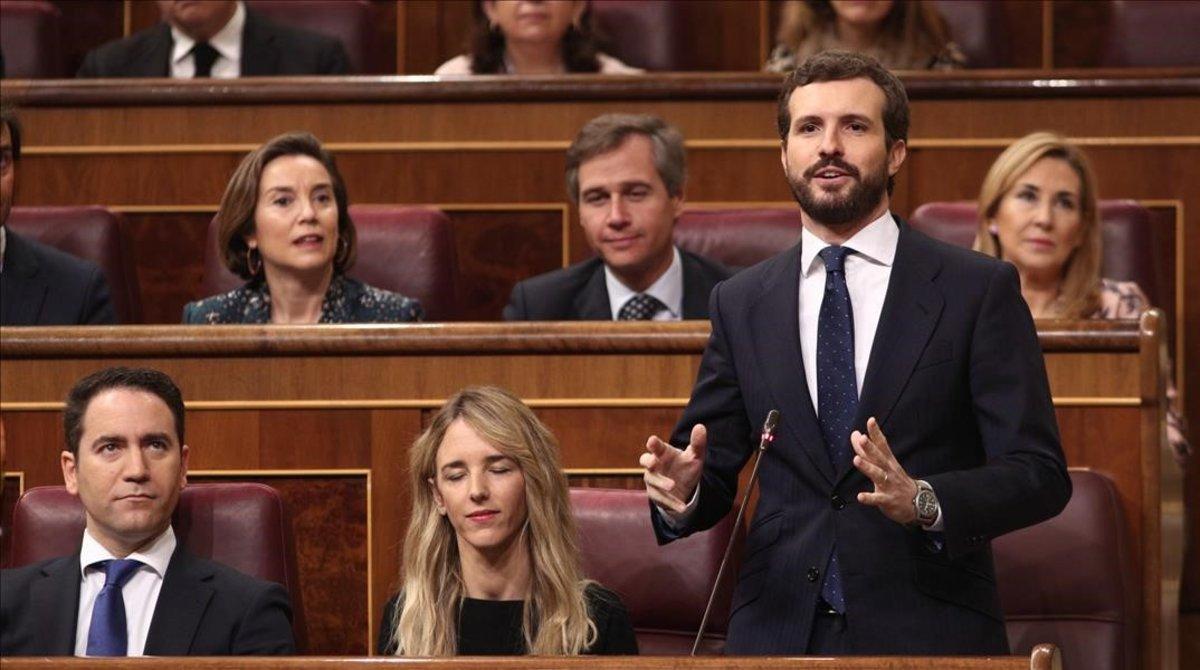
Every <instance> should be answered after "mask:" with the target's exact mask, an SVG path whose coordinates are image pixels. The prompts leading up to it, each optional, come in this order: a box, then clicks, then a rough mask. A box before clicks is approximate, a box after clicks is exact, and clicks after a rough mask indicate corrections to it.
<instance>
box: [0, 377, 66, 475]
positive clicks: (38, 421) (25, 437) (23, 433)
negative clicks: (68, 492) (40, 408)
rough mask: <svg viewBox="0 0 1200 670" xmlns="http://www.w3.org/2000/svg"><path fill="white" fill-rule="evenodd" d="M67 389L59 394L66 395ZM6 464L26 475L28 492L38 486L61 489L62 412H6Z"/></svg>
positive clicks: (10, 468) (9, 468)
mask: <svg viewBox="0 0 1200 670" xmlns="http://www.w3.org/2000/svg"><path fill="white" fill-rule="evenodd" d="M66 392H67V387H64V388H63V390H62V392H61V393H60V394H58V395H60V396H65V395H66ZM4 432H5V435H6V438H7V439H6V443H7V455H6V458H7V465H6V466H5V467H7V468H8V470H9V471H10V472H12V471H20V472H22V473H24V475H25V490H29V489H31V488H33V487H35V486H61V485H62V483H63V477H62V466H61V465H60V459H59V454H61V453H62V450H63V443H64V439H65V438H64V437H63V427H62V412H10V411H7V410H6V411H5V412H4Z"/></svg>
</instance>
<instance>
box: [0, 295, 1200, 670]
mask: <svg viewBox="0 0 1200 670" xmlns="http://www.w3.org/2000/svg"><path fill="white" fill-rule="evenodd" d="M1040 327H1041V339H1042V344H1043V349H1044V350H1045V352H1046V360H1047V369H1048V371H1049V374H1050V377H1051V386H1052V389H1053V392H1054V395H1055V398H1056V404H1057V406H1058V407H1057V409H1058V416H1059V421H1060V426H1061V430H1062V436H1063V445H1064V450H1065V452H1066V454H1067V458H1068V462H1069V463H1070V465H1072V466H1075V467H1079V466H1083V467H1092V468H1095V469H1097V470H1099V471H1101V472H1103V473H1104V474H1106V475H1108V476H1109V477H1111V478H1112V479H1113V481H1114V482H1115V484H1116V486H1117V490H1118V492H1119V494H1120V496H1121V500H1122V503H1123V505H1124V507H1125V515H1126V521H1127V524H1128V526H1129V530H1130V537H1132V538H1134V541H1135V542H1136V544H1137V550H1136V551H1135V556H1136V563H1137V565H1138V566H1139V567H1138V572H1139V574H1140V575H1141V580H1140V585H1139V586H1140V589H1139V592H1140V593H1141V596H1140V603H1141V609H1142V611H1144V612H1160V611H1162V608H1163V603H1164V600H1166V599H1167V598H1169V597H1170V596H1169V594H1168V593H1166V591H1167V589H1168V587H1167V586H1164V584H1166V583H1167V582H1169V581H1170V575H1167V574H1164V573H1163V571H1162V566H1163V565H1164V562H1165V563H1166V564H1169V563H1170V560H1172V559H1171V557H1166V558H1164V549H1163V545H1162V543H1161V538H1162V537H1163V535H1164V530H1163V528H1164V520H1163V515H1164V513H1165V512H1164V510H1166V511H1167V512H1169V511H1171V510H1174V513H1176V514H1178V510H1179V508H1178V505H1177V504H1176V502H1174V501H1172V499H1171V495H1175V497H1176V498H1177V497H1178V495H1177V489H1172V488H1171V487H1170V486H1163V485H1162V481H1163V480H1164V478H1166V479H1170V478H1171V477H1172V474H1173V472H1174V471H1162V470H1160V465H1159V459H1160V457H1161V453H1162V449H1163V448H1164V447H1163V445H1162V444H1161V439H1160V438H1161V433H1160V432H1159V430H1158V426H1160V425H1161V423H1160V422H1161V419H1162V416H1161V408H1162V406H1161V395H1160V393H1161V390H1160V389H1159V388H1158V385H1157V383H1156V379H1157V378H1156V376H1155V375H1157V362H1158V359H1157V355H1156V353H1155V352H1157V350H1158V349H1157V347H1158V346H1159V344H1160V338H1161V333H1160V330H1161V326H1160V324H1159V322H1158V321H1157V317H1156V315H1155V313H1153V312H1152V313H1149V314H1148V315H1147V317H1146V319H1145V321H1144V322H1143V324H1142V328H1141V330H1139V329H1138V328H1137V327H1136V324H1134V323H1133V322H1093V323H1078V324H1075V323H1068V322H1042V323H1040ZM707 334H708V326H707V324H705V323H702V322H701V323H695V322H693V323H680V324H580V323H574V324H570V323H567V324H447V325H440V326H439V325H427V326H379V327H360V326H329V327H293V328H264V327H250V326H244V327H220V328H212V327H210V328H205V327H182V326H179V327H173V328H149V327H143V328H130V327H126V328H115V327H109V328H103V327H101V328H75V329H72V328H37V329H30V328H4V329H0V412H2V413H3V417H4V420H5V425H6V429H7V436H8V467H9V469H10V470H12V471H17V472H21V473H23V475H24V478H25V479H24V481H25V485H26V486H39V485H48V484H58V483H60V481H61V474H60V472H59V470H58V463H57V459H56V458H54V457H53V456H54V455H55V454H57V452H58V451H59V450H60V449H61V446H60V445H61V437H60V434H61V428H60V426H59V422H60V417H59V415H60V409H61V398H62V397H63V395H64V394H65V392H66V389H67V388H69V387H70V385H71V384H73V383H74V382H75V381H76V380H77V379H78V378H79V377H81V376H82V375H84V374H86V373H88V372H91V371H93V370H95V369H98V368H100V367H103V366H106V365H111V364H117V363H120V364H136V365H149V366H153V367H157V368H159V369H161V370H163V371H165V372H167V373H168V374H170V375H172V377H173V378H175V379H176V380H177V381H178V383H179V384H180V386H181V388H182V390H183V393H184V397H185V398H186V399H187V401H188V402H187V405H188V437H187V441H188V443H189V444H190V445H191V446H192V455H191V461H192V463H191V465H192V468H193V469H195V470H199V471H203V472H205V473H207V474H206V476H218V475H222V473H225V474H224V475H222V476H233V477H237V478H245V479H251V480H254V481H263V482H266V483H268V484H270V483H272V481H282V480H281V479H280V478H287V477H296V476H300V477H315V478H316V479H315V481H322V482H323V481H335V480H344V478H345V477H347V476H352V473H353V472H367V473H369V477H370V491H371V493H370V499H369V504H368V503H367V502H366V501H362V502H361V504H363V505H367V507H366V509H369V510H370V514H369V516H368V518H367V520H366V530H365V531H360V530H356V529H357V528H361V526H359V525H357V524H353V523H346V524H342V525H343V526H344V527H345V528H344V530H342V531H338V530H336V529H329V528H324V527H323V528H322V530H321V533H322V534H321V536H320V538H319V540H318V539H317V538H313V537H309V538H307V539H308V540H309V541H313V542H330V541H337V540H335V537H336V536H337V534H338V533H339V532H346V533H351V534H353V533H358V532H365V533H366V535H367V537H368V538H369V542H370V549H369V551H368V550H366V549H365V548H362V549H360V550H359V551H360V552H365V555H363V554H362V553H360V554H358V555H360V556H363V558H364V560H368V561H369V565H370V570H369V574H367V576H366V579H367V582H366V589H365V592H360V593H359V594H358V595H356V596H355V600H354V602H355V603H356V604H354V605H352V607H353V608H354V609H355V611H356V612H361V613H362V614H361V617H365V618H366V620H367V622H368V624H369V625H370V627H371V629H370V634H371V635H373V634H374V628H375V626H376V625H377V623H378V618H379V609H380V607H381V605H382V602H383V601H384V599H385V598H386V597H387V596H388V595H389V593H390V591H391V590H392V589H393V588H394V584H395V575H396V574H397V570H398V563H397V548H398V546H399V543H400V541H401V537H402V529H403V527H404V525H405V523H406V519H407V516H408V495H409V493H408V488H407V487H408V483H407V479H406V477H407V475H406V447H407V445H408V444H411V441H412V439H413V438H414V437H415V436H416V434H417V433H418V432H419V431H420V429H421V426H422V425H423V423H424V422H425V420H426V419H427V417H428V415H429V413H430V412H432V411H433V410H435V409H436V408H437V407H438V406H439V405H440V403H441V401H442V399H443V398H445V397H446V396H447V395H449V394H450V393H452V392H454V391H456V390H457V389H458V388H459V387H461V386H463V385H467V384H479V383H491V384H499V385H502V386H505V387H508V388H511V389H513V390H514V391H515V392H517V393H518V395H520V396H521V397H522V398H524V399H525V400H526V401H527V402H528V403H529V404H530V405H531V406H532V407H533V408H534V410H535V412H537V413H538V414H539V416H541V417H542V418H543V419H544V420H545V421H546V422H547V423H548V424H549V426H550V427H551V428H552V429H553V430H554V431H555V433H556V434H557V435H558V436H559V438H560V440H561V443H562V448H563V455H564V460H565V465H566V467H567V468H568V474H569V475H570V478H571V480H572V483H573V484H577V485H597V484H602V485H608V486H632V487H637V486H638V485H639V481H640V477H639V474H638V471H637V469H636V468H637V462H636V458H637V454H639V453H640V452H641V450H642V445H643V444H644V442H645V438H646V436H647V435H649V434H651V433H657V434H659V435H664V434H666V433H668V432H669V431H670V430H671V428H672V425H673V423H674V421H675V419H676V417H677V416H678V414H679V411H680V410H681V409H682V407H683V405H684V404H685V403H686V400H687V397H688V396H689V395H690V392H691V386H692V383H693V381H694V377H695V371H696V367H697V365H698V361H699V354H700V352H701V351H702V349H703V347H704V344H705V342H706V340H707ZM306 473H307V474H306ZM1171 491H1175V493H1174V494H1172V493H1171ZM290 502H292V503H293V505H295V506H298V507H299V508H300V509H298V510H295V509H294V510H293V512H294V513H297V514H301V515H308V514H319V513H320V510H321V507H320V501H319V500H317V499H314V498H313V497H311V496H310V497H305V496H296V497H295V498H294V500H290ZM355 504H359V503H355ZM1168 527H1170V526H1168ZM309 532H311V531H309ZM352 539H353V536H350V538H349V540H352ZM349 540H348V544H349V545H350V546H360V547H361V546H362V545H361V544H356V543H355V541H349ZM298 541H300V542H305V541H306V538H304V537H301V538H298ZM1174 546H1175V549H1174V551H1177V548H1178V544H1176V545H1174ZM1170 547H1171V545H1168V548H1167V550H1166V551H1168V552H1169V551H1172V549H1171V548H1170ZM1173 560H1177V559H1173ZM1176 564H1177V563H1176ZM329 569H330V567H329V564H328V563H321V562H310V563H308V564H304V565H302V566H301V570H302V572H304V571H306V570H307V571H308V574H313V573H320V572H324V571H328V570H329ZM341 583H343V582H339V581H333V580H329V581H328V583H325V582H322V581H320V580H309V581H306V582H305V591H304V597H305V602H306V603H313V604H316V603H328V602H343V603H344V598H345V597H346V595H345V593H344V592H345V590H346V589H345V588H344V587H342V586H335V585H338V584H341ZM339 598H341V599H342V600H339ZM349 620H350V619H347V621H349ZM354 620H355V621H361V620H362V619H361V618H359V617H358V615H356V617H355V618H354ZM1141 620H1142V625H1143V630H1142V635H1143V647H1142V656H1143V658H1146V659H1151V660H1153V659H1157V658H1159V654H1160V650H1161V649H1164V648H1166V649H1172V648H1173V647H1172V646H1171V643H1170V642H1169V640H1173V639H1174V638H1173V635H1174V631H1175V622H1174V620H1173V619H1169V618H1168V619H1166V620H1164V619H1163V618H1162V617H1159V616H1146V617H1142V619H1141ZM356 625H357V624H356ZM362 632H363V631H362V630H361V629H355V631H349V630H345V631H341V630H332V629H327V630H326V632H325V633H323V634H322V635H323V637H322V635H318V636H316V637H315V639H312V640H311V642H312V644H313V645H314V647H313V648H314V649H324V650H329V649H336V650H337V653H351V654H354V653H366V651H367V649H368V648H369V646H368V644H369V643H368V640H369V639H371V638H369V637H367V638H364V636H363V635H362ZM347 640H349V642H347ZM339 645H340V646H339ZM355 645H361V646H355ZM1157 666H1158V664H1157V662H1152V663H1148V664H1147V665H1146V667H1157Z"/></svg>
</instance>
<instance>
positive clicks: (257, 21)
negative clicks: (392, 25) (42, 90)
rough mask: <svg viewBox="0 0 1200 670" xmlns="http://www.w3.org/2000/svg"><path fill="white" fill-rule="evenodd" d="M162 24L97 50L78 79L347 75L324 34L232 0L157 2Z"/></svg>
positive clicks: (344, 61)
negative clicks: (283, 22)
mask: <svg viewBox="0 0 1200 670" xmlns="http://www.w3.org/2000/svg"><path fill="white" fill-rule="evenodd" d="M158 7H159V10H160V11H161V12H162V18H163V20H162V22H161V23H158V24H156V25H154V26H151V27H150V28H147V29H145V30H142V31H139V32H137V33H135V34H133V35H131V36H129V37H126V38H125V39H121V40H115V41H113V42H109V43H108V44H104V45H101V46H100V47H99V48H97V49H93V50H92V51H90V52H89V53H88V55H87V56H86V57H85V58H84V59H83V65H82V66H80V68H79V72H78V73H76V76H77V77H89V78H91V77H172V78H174V79H190V78H193V77H215V78H217V79H234V78H236V77H239V76H242V77H268V76H276V75H326V74H331V75H332V74H345V73H346V71H347V69H348V68H349V65H348V63H349V58H348V57H347V56H346V50H345V48H344V47H343V46H342V43H341V42H340V41H338V40H337V39H335V38H333V37H329V36H327V35H318V34H317V33H313V32H309V31H307V30H299V29H296V28H291V27H287V26H281V25H279V24H277V23H275V22H273V21H269V20H267V19H266V18H264V17H263V16H261V15H260V14H258V13H257V12H254V11H252V10H250V9H247V8H246V6H245V3H242V2H234V1H233V0H158Z"/></svg>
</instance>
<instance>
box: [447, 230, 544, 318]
mask: <svg viewBox="0 0 1200 670" xmlns="http://www.w3.org/2000/svg"><path fill="white" fill-rule="evenodd" d="M448 214H449V216H450V220H451V222H452V224H453V226H454V245H455V251H456V257H457V262H458V271H457V273H456V276H455V278H456V280H457V282H458V283H457V291H458V300H459V308H460V318H461V319H462V320H463V321H499V320H500V318H501V316H500V312H501V310H503V309H504V306H505V305H506V304H508V297H509V294H510V293H511V292H512V287H513V285H515V284H516V283H517V282H518V281H521V280H522V279H526V278H528V277H532V276H534V275H537V274H541V273H543V272H549V271H550V270H554V269H556V268H559V267H562V247H563V239H562V238H563V231H562V228H563V226H562V214H561V213H560V212H558V211H553V210H551V211H529V210H525V211H520V210H517V211H469V210H458V211H453V210H452V211H450V212H448Z"/></svg>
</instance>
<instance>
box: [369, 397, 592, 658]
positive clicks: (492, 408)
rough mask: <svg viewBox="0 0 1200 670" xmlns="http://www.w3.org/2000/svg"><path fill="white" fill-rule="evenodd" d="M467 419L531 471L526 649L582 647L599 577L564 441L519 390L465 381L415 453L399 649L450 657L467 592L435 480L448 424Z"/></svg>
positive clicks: (545, 651) (588, 636)
mask: <svg viewBox="0 0 1200 670" xmlns="http://www.w3.org/2000/svg"><path fill="white" fill-rule="evenodd" d="M459 419H461V420H463V421H465V422H466V423H467V425H468V426H470V427H471V429H472V430H474V431H475V433H476V434H478V435H479V437H481V438H482V439H484V440H485V441H487V442H488V443H489V444H491V445H492V446H494V447H495V448H496V449H498V450H499V451H500V452H501V453H503V454H504V455H505V456H508V457H509V458H511V459H513V460H514V461H515V462H516V463H517V465H518V466H519V467H520V468H521V472H522V474H523V475H524V478H525V505H526V509H527V510H528V514H529V517H528V519H526V522H525V528H524V530H523V531H522V535H523V537H522V541H524V542H525V543H526V544H527V547H528V550H529V557H530V561H531V562H532V564H533V565H532V579H531V580H530V591H529V594H528V595H527V596H526V598H525V619H524V623H523V626H522V629H523V632H524V637H525V648H526V649H527V650H528V652H529V653H531V654H535V655H575V654H579V653H581V652H583V650H584V649H586V648H587V647H588V646H590V645H592V644H593V643H595V641H596V637H597V631H596V626H595V623H594V622H593V621H592V620H591V618H590V617H589V614H588V607H587V601H586V600H585V598H584V591H585V589H586V588H587V586H588V584H590V583H591V582H590V581H589V580H587V579H585V578H584V576H583V569H582V568H581V567H580V560H579V545H578V541H577V535H576V530H575V519H574V517H573V516H572V514H571V502H570V498H569V495H568V492H567V491H568V489H567V478H566V476H565V475H564V474H563V472H562V467H561V460H560V458H559V453H558V451H559V450H558V441H557V440H555V439H554V435H553V434H552V433H551V432H550V431H549V430H548V429H547V428H546V426H544V425H543V424H542V422H541V421H539V420H538V418H537V417H536V416H534V414H533V412H532V411H530V409H529V408H528V407H526V406H525V404H524V403H523V402H521V400H520V399H519V398H517V397H516V396H514V395H513V394H512V393H510V392H508V391H506V390H504V389H501V388H497V387H494V386H476V387H470V388H465V389H463V390H461V391H459V392H458V393H456V394H455V395H454V396H452V397H451V398H450V399H449V400H447V401H446V404H445V405H443V406H442V408H441V409H440V410H439V411H438V413H437V414H436V415H434V417H433V421H432V422H431V423H430V425H429V428H428V429H426V430H425V432H424V433H422V434H421V436H420V437H418V438H417V440H416V442H414V443H413V447H412V451H411V452H410V453H409V489H410V490H411V491H412V496H413V500H412V516H411V518H410V520H409V524H408V532H407V533H406V534H405V538H404V556H403V560H402V567H401V573H400V584H401V585H402V591H401V602H400V606H399V607H397V608H396V616H395V618H394V620H393V621H392V641H391V644H392V646H393V647H394V648H395V649H396V654H397V655H399V656H452V655H454V654H455V652H456V649H457V644H458V641H457V632H458V615H459V610H460V607H461V604H462V601H463V597H464V586H463V578H462V565H461V562H460V560H459V555H458V542H457V540H456V537H455V533H454V527H453V526H451V525H450V521H449V520H448V519H446V517H444V516H442V515H441V514H438V512H437V509H436V506H435V504H434V499H433V493H432V491H431V490H430V486H429V480H430V479H432V478H433V477H434V476H435V472H436V463H437V452H438V448H439V447H440V446H441V444H442V440H443V438H444V437H445V435H446V431H447V430H448V429H449V428H450V425H451V424H452V423H454V422H455V421H457V420H459Z"/></svg>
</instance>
